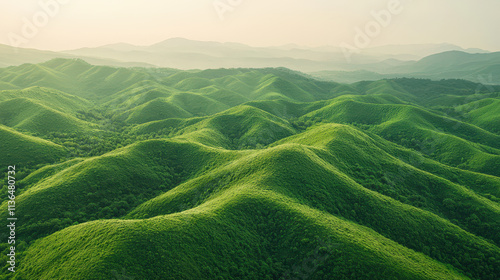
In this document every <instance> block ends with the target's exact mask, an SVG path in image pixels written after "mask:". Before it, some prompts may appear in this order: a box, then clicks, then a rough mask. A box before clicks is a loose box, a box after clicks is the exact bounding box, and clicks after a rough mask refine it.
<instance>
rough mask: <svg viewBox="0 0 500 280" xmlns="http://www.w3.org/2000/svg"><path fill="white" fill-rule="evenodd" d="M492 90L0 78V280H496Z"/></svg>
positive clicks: (409, 83) (91, 69) (224, 79)
mask: <svg viewBox="0 0 500 280" xmlns="http://www.w3.org/2000/svg"><path fill="white" fill-rule="evenodd" d="M499 93H500V86H492V85H482V84H478V83H474V82H470V81H465V80H454V79H447V80H440V81H431V80H427V79H409V78H398V79H385V80H378V81H364V82H357V83H353V84H340V83H335V82H329V81H319V80H316V79H313V78H311V77H310V76H307V75H304V74H302V73H300V72H295V71H292V70H289V69H286V68H264V69H217V70H189V71H181V70H175V69H168V68H139V67H137V68H134V67H132V68H116V67H108V66H94V65H91V64H88V63H86V62H85V61H83V60H75V59H53V60H50V61H48V62H45V63H40V64H23V65H20V66H11V67H7V68H2V69H0V141H1V145H0V164H1V170H3V172H2V174H1V176H0V177H1V178H2V184H1V186H2V189H1V193H2V195H1V196H0V204H1V205H0V209H1V211H0V219H1V220H2V221H6V220H7V218H8V212H7V201H8V196H7V191H8V189H7V183H6V182H7V167H8V166H9V165H15V166H16V172H17V173H16V183H17V184H16V186H17V189H16V217H17V219H18V220H17V222H16V244H15V247H16V272H15V273H12V272H9V271H8V270H7V268H8V267H9V264H7V260H8V259H7V254H8V252H9V251H10V249H9V248H10V246H11V245H9V244H7V243H6V240H7V237H8V234H9V232H8V231H7V228H6V227H5V226H2V228H3V229H2V230H1V231H0V237H1V242H2V243H1V247H0V251H1V252H2V254H1V256H0V263H1V266H2V270H1V272H0V279H16V280H21V279H23V280H35V279H88V280H92V279H136V280H138V279H194V280H198V279H263V280H271V279H279V280H288V279H290V280H292V279H293V280H295V279H310V280H314V279H383V280H389V279H394V280H396V279H398V280H400V279H436V280H443V279H484V280H486V279H489V280H496V279H500V95H499Z"/></svg>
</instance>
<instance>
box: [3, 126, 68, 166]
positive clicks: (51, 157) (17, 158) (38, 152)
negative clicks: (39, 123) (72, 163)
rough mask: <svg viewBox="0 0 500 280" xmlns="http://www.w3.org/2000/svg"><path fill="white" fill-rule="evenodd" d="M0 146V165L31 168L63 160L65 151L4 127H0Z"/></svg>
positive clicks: (47, 142) (57, 146)
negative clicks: (0, 140) (0, 143)
mask: <svg viewBox="0 0 500 280" xmlns="http://www.w3.org/2000/svg"><path fill="white" fill-rule="evenodd" d="M0 139H2V145H1V150H0V153H1V154H2V156H1V157H0V164H1V165H2V166H7V165H18V166H23V167H32V166H34V165H37V164H47V163H53V162H56V161H58V160H59V159H60V158H64V157H65V155H66V153H67V151H66V150H65V149H64V148H63V147H62V146H59V145H56V144H54V143H52V142H49V141H46V140H43V139H40V138H36V137H32V136H28V135H24V134H22V133H19V132H17V131H15V130H13V129H11V128H8V127H6V126H4V125H0Z"/></svg>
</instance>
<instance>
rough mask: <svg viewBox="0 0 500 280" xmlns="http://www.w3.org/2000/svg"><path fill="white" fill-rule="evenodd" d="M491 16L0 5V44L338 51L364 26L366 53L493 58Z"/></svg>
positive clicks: (156, 3) (274, 6)
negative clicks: (393, 49)
mask: <svg viewBox="0 0 500 280" xmlns="http://www.w3.org/2000/svg"><path fill="white" fill-rule="evenodd" d="M57 1H59V2H61V3H59V2H57ZM40 3H49V4H52V5H49V8H48V9H47V8H45V9H44V8H43V7H42V5H41V4H40ZM54 3H55V4H56V5H54ZM63 3H64V4H63ZM398 3H400V5H401V7H399V8H397V9H393V12H394V11H396V10H397V11H399V12H397V13H396V14H394V13H392V14H391V20H390V22H382V23H383V25H386V26H382V25H380V24H379V25H378V27H377V25H373V24H372V25H370V23H371V22H372V21H373V20H374V16H373V12H379V11H381V10H388V5H395V7H397V4H398ZM214 5H216V6H217V7H218V8H219V11H217V10H216V8H215V6H214ZM499 11H500V1H498V0H481V1H477V0H476V1H473V0H413V1H412V0H141V1H139V0H0V20H1V21H0V22H1V25H0V43H1V44H11V45H12V44H18V45H19V46H20V47H30V48H38V49H50V50H65V49H75V48H80V47H95V46H100V45H105V44H111V43H117V42H126V43H131V44H136V45H150V44H153V43H156V42H159V41H163V40H165V39H168V38H172V37H184V38H188V39H194V40H204V41H208V40H210V41H220V42H228V41H231V42H240V43H245V44H249V45H252V46H275V45H283V44H288V43H295V44H299V45H306V46H322V45H333V46H338V45H339V44H341V43H342V42H345V43H347V44H354V43H355V36H356V35H357V32H356V28H359V29H360V30H365V28H366V27H367V26H368V27H371V28H372V29H371V31H372V34H371V35H373V36H371V38H370V41H369V46H377V45H385V44H414V43H443V42H448V43H452V44H457V45H460V46H462V47H466V48H468V47H478V48H484V49H488V50H495V51H500V36H498V28H499V27H500V17H499V16H498V12H499ZM388 13H389V12H388ZM47 14H49V15H47ZM384 14H385V15H387V13H384ZM384 19H387V18H384ZM372 23H373V22H372ZM386 23H388V24H386ZM377 28H378V29H377Z"/></svg>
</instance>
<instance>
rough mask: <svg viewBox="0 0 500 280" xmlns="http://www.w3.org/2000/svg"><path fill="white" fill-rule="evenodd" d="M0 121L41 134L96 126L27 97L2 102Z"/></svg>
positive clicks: (84, 129) (80, 131) (83, 129)
mask: <svg viewBox="0 0 500 280" xmlns="http://www.w3.org/2000/svg"><path fill="white" fill-rule="evenodd" d="M0 123H2V124H4V125H6V126H10V127H14V128H17V129H20V130H23V131H28V132H31V133H37V134H41V135H43V134H48V133H51V132H61V133H71V132H78V133H85V132H88V131H90V130H91V129H93V128H95V126H94V125H92V124H90V123H87V122H84V121H82V120H79V119H77V118H75V117H73V116H71V115H68V114H66V113H62V112H59V111H56V110H54V109H51V108H49V107H47V106H45V105H42V104H39V103H36V102H35V101H32V100H31V99H27V98H15V99H9V100H7V101H3V102H0Z"/></svg>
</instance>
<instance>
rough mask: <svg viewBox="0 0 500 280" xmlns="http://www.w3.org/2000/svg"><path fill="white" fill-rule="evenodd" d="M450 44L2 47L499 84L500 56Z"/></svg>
mask: <svg viewBox="0 0 500 280" xmlns="http://www.w3.org/2000/svg"><path fill="white" fill-rule="evenodd" d="M498 54H499V53H490V52H488V51H485V50H480V49H462V48H460V47H458V46H455V45H451V44H427V45H425V44H421V45H389V46H382V47H373V48H366V49H362V50H361V51H360V53H359V54H352V56H351V57H350V59H349V60H347V59H346V56H345V54H344V52H343V50H342V49H340V48H338V47H318V48H307V47H301V46H297V45H293V44H292V45H284V46H278V47H266V48H264V47H250V46H247V45H244V44H239V43H218V42H203V41H192V40H187V39H183V38H173V39H168V40H165V41H163V42H160V43H157V44H154V45H151V46H135V45H130V44H124V43H120V44H112V45H106V46H102V47H97V48H82V49H77V50H68V51H64V52H49V51H38V50H32V49H14V48H11V47H8V46H0V58H1V60H0V66H3V67H5V66H9V65H19V64H22V63H40V62H44V61H47V60H49V59H51V58H57V57H64V58H81V59H84V60H85V61H88V62H89V63H93V64H97V65H111V66H121V67H133V66H143V67H168V68H177V69H185V70H187V69H217V68H240V67H243V68H263V67H286V68H289V69H293V70H297V71H301V72H306V73H310V74H311V75H313V76H315V77H317V78H321V79H326V80H334V81H337V82H346V83H352V82H358V81H362V80H378V79H383V78H397V77H416V78H430V79H436V80H438V79H447V78H460V79H467V80H470V81H474V82H481V83H488V84H496V83H500V70H499V69H500V56H499V55H498Z"/></svg>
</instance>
